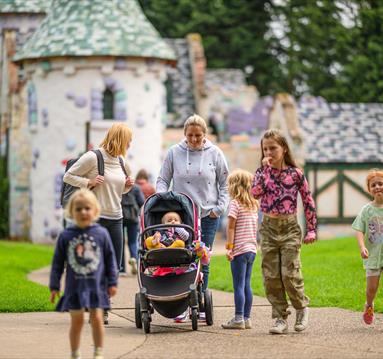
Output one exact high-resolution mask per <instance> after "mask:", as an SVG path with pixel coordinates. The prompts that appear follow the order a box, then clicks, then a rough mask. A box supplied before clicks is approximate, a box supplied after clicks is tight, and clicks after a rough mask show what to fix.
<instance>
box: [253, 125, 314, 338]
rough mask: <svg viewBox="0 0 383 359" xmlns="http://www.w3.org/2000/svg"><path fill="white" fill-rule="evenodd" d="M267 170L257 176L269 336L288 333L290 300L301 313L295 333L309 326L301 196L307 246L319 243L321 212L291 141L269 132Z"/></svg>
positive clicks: (255, 191)
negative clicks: (271, 321)
mask: <svg viewBox="0 0 383 359" xmlns="http://www.w3.org/2000/svg"><path fill="white" fill-rule="evenodd" d="M261 150H262V156H261V162H262V166H261V167H260V168H258V169H257V171H256V172H255V176H254V182H253V188H252V194H253V195H254V197H255V198H257V199H260V201H261V211H262V212H263V220H262V223H261V225H260V229H259V234H260V237H261V250H262V274H263V282H264V286H265V292H266V296H267V299H268V300H269V302H270V304H271V306H272V318H273V319H275V322H274V324H273V326H272V327H271V328H270V330H269V332H270V333H272V334H284V333H287V331H288V327H287V316H288V315H289V314H290V312H289V311H288V310H287V308H288V302H287V299H286V293H287V294H288V296H289V298H290V301H291V304H292V306H293V307H294V309H295V310H296V320H295V326H294V329H295V331H297V332H301V331H303V330H305V329H306V327H307V325H308V307H307V306H308V304H309V298H308V297H307V296H306V295H305V293H304V283H303V277H302V272H301V259H300V248H301V243H302V230H301V228H300V226H299V224H298V222H297V197H298V193H300V195H301V197H302V201H303V207H304V211H305V217H306V227H307V231H306V234H305V236H304V239H303V242H304V243H312V242H314V241H315V239H316V225H317V218H316V211H315V204H314V200H313V198H312V196H311V193H310V190H309V186H308V184H307V180H306V178H305V176H304V174H303V172H302V170H301V169H299V168H298V167H297V165H296V164H295V161H294V159H293V157H292V154H291V151H290V148H289V146H288V143H287V140H286V138H285V137H284V136H283V135H282V134H281V132H279V131H278V130H268V131H266V132H265V134H264V135H263V137H262V140H261Z"/></svg>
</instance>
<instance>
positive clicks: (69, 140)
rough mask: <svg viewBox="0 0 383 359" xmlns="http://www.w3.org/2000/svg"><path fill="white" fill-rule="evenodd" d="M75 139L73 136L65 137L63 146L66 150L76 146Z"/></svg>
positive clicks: (71, 149)
mask: <svg viewBox="0 0 383 359" xmlns="http://www.w3.org/2000/svg"><path fill="white" fill-rule="evenodd" d="M76 144H77V143H76V140H75V139H74V138H67V140H66V141H65V148H66V149H67V150H68V151H73V150H74V149H75V148H76Z"/></svg>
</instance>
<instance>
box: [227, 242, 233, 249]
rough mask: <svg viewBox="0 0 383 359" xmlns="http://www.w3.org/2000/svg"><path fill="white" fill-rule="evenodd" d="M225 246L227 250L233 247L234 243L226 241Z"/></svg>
mask: <svg viewBox="0 0 383 359" xmlns="http://www.w3.org/2000/svg"><path fill="white" fill-rule="evenodd" d="M225 248H226V249H227V250H230V249H233V248H234V243H226V245H225Z"/></svg>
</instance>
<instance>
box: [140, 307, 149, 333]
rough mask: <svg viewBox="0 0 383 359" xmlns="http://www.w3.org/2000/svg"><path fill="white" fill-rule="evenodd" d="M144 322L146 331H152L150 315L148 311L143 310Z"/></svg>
mask: <svg viewBox="0 0 383 359" xmlns="http://www.w3.org/2000/svg"><path fill="white" fill-rule="evenodd" d="M142 324H143V327H144V332H145V333H146V334H147V333H150V315H149V313H148V312H143V313H142Z"/></svg>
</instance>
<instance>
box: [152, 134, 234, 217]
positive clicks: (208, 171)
mask: <svg viewBox="0 0 383 359" xmlns="http://www.w3.org/2000/svg"><path fill="white" fill-rule="evenodd" d="M228 174H229V169H228V166H227V162H226V159H225V156H224V154H223V152H222V151H221V149H219V148H218V147H217V146H215V145H213V144H212V143H211V142H210V141H209V140H207V139H206V140H205V143H204V145H203V147H202V149H199V150H193V149H191V148H189V147H188V145H187V142H186V140H183V141H181V142H180V143H178V144H177V145H174V146H172V147H171V148H170V149H169V151H168V154H167V156H166V158H165V160H164V163H163V164H162V167H161V171H160V175H159V176H158V178H157V192H167V191H168V190H169V188H170V185H171V182H172V190H173V191H176V192H182V193H185V194H187V195H189V196H190V197H191V199H192V200H193V201H194V203H195V204H196V205H197V206H198V207H199V208H200V211H201V213H200V215H201V218H203V217H206V216H208V215H209V214H210V212H211V211H213V212H214V213H215V214H216V215H217V216H220V215H221V214H222V213H223V212H225V210H226V208H227V205H228V203H229V194H228V190H227V176H228Z"/></svg>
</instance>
